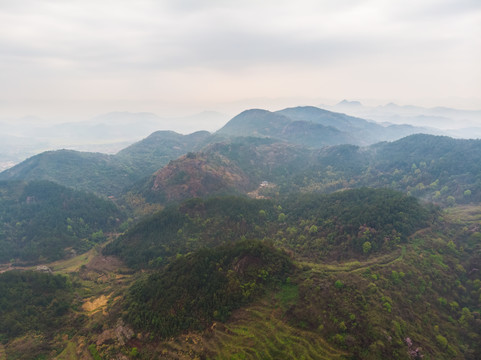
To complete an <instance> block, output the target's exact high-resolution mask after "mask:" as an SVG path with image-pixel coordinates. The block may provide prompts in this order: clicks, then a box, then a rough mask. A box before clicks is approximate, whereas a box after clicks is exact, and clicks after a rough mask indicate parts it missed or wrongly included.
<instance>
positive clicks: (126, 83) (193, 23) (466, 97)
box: [0, 0, 481, 120]
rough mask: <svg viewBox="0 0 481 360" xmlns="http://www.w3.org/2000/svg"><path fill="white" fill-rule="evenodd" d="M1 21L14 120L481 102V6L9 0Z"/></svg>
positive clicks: (5, 102) (316, 0)
mask: <svg viewBox="0 0 481 360" xmlns="http://www.w3.org/2000/svg"><path fill="white" fill-rule="evenodd" d="M0 24H1V25H0V118H5V117H21V116H25V115H37V116H41V117H57V118H58V117H61V118H63V119H66V120H68V119H70V118H72V119H74V118H79V117H90V116H94V115H96V114H99V113H103V112H108V111H147V112H154V113H156V114H158V115H160V116H163V115H186V114H191V113H194V112H197V111H202V110H216V111H221V112H235V111H237V110H238V109H240V108H242V107H264V108H269V107H275V106H279V107H281V106H282V105H284V104H285V105H296V104H298V105H305V104H309V105H320V104H321V103H322V102H324V103H329V102H331V103H335V102H337V101H340V100H342V99H345V98H346V99H350V100H361V101H364V102H365V103H367V104H371V105H375V104H382V103H386V102H389V101H394V102H397V103H399V104H417V105H423V106H436V105H442V106H452V107H464V108H472V109H473V108H478V109H481V65H480V64H481V1H479V0H403V1H387V0H336V1H334V0H312V1H310V0H297V1H283V0H263V1H254V0H252V1H251V0H242V1H239V0H236V1H230V0H210V1H202V0H166V1H162V0H157V1H155V0H152V1H151V0H135V1H133V0H128V1H125V0H0ZM234 115H235V114H234Z"/></svg>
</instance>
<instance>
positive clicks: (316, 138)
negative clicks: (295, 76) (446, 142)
mask: <svg viewBox="0 0 481 360" xmlns="http://www.w3.org/2000/svg"><path fill="white" fill-rule="evenodd" d="M421 132H422V133H432V132H436V131H434V130H432V129H427V128H419V127H414V126H410V125H387V126H383V125H381V124H378V123H375V122H372V121H367V120H365V119H361V118H357V117H352V116H348V115H345V114H341V113H336V112H332V111H327V110H323V109H320V108H317V107H314V106H299V107H295V108H287V109H284V110H280V111H276V112H271V111H267V110H261V109H252V110H246V111H244V112H242V113H240V114H239V115H237V116H236V117H234V118H233V119H232V120H230V121H229V122H228V123H227V124H226V125H225V126H224V127H223V128H221V129H220V130H218V131H217V133H218V134H223V135H229V136H257V137H269V138H272V139H277V140H284V141H287V142H290V143H293V144H298V145H302V146H308V147H313V148H320V147H323V146H326V145H340V144H354V145H364V146H365V145H370V144H374V143H376V142H379V141H392V140H397V139H400V138H402V137H404V136H408V135H411V134H416V133H421Z"/></svg>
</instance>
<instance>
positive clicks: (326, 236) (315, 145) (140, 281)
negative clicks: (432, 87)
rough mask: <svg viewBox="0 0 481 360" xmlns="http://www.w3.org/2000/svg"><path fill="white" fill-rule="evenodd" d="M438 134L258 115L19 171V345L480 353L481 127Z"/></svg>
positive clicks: (74, 353) (12, 224)
mask: <svg viewBox="0 0 481 360" xmlns="http://www.w3.org/2000/svg"><path fill="white" fill-rule="evenodd" d="M336 126H337V127H336ZM422 130H423V129H415V128H413V127H402V128H399V127H394V128H389V127H384V126H381V125H378V124H374V123H372V122H369V121H366V120H364V119H360V118H355V117H349V116H347V115H344V114H338V113H332V112H329V111H327V110H322V109H318V108H314V107H299V108H289V109H285V110H282V111H278V112H269V111H264V110H249V111H245V112H242V113H241V114H239V115H238V116H237V117H234V118H233V119H232V120H231V121H230V122H228V123H227V124H226V125H225V127H223V128H222V129H220V130H219V131H218V132H216V133H208V132H206V131H199V132H196V133H193V134H190V135H180V134H177V133H174V132H171V131H156V132H154V133H152V134H151V135H150V136H148V137H147V138H145V139H144V140H141V141H139V142H137V143H134V144H132V145H130V146H128V147H127V148H125V149H123V150H121V151H120V152H118V153H117V154H113V155H112V154H111V155H107V154H101V153H84V152H80V151H71V150H59V151H48V152H44V153H40V154H37V155H35V156H33V157H31V158H29V159H27V160H25V161H24V162H22V163H20V164H18V165H16V166H14V167H12V168H10V169H8V170H6V171H4V172H2V173H0V224H1V228H0V244H1V250H0V263H1V264H2V265H1V266H0V287H1V289H2V291H1V292H0V344H1V346H0V359H2V360H3V359H8V360H10V359H38V360H40V359H59V360H60V359H69V360H70V359H72V360H80V359H88V360H90V359H95V360H96V359H122V360H123V359H156V358H159V359H162V358H165V359H281V358H282V359H284V358H285V359H298V358H305V359H321V360H324V359H346V360H347V359H368V360H371V359H372V360H374V359H401V360H408V359H420V358H423V359H436V360H437V359H469V360H471V359H473V360H474V359H477V358H479V356H480V354H481V348H480V345H479V344H481V331H480V329H481V315H480V313H481V277H480V276H481V274H480V272H479V269H480V268H481V231H480V229H481V205H480V201H481V168H480V166H481V165H480V164H481V159H480V156H481V141H480V140H466V139H453V138H449V137H446V136H437V135H429V134H421V133H416V132H418V131H419V132H422ZM404 131H406V132H404ZM393 134H396V136H394V135H393ZM405 135H407V136H405Z"/></svg>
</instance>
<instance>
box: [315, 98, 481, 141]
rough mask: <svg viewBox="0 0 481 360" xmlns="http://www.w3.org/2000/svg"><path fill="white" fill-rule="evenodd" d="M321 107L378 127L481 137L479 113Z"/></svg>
mask: <svg viewBox="0 0 481 360" xmlns="http://www.w3.org/2000/svg"><path fill="white" fill-rule="evenodd" d="M323 107H325V108H326V109H329V110H332V111H339V112H343V113H346V114H349V115H351V116H359V117H361V118H364V119H370V120H374V121H376V122H378V123H385V122H387V123H391V124H410V125H413V126H421V127H428V128H432V129H433V130H434V129H441V130H442V131H444V134H445V135H450V136H454V137H464V138H480V137H481V131H480V130H479V126H478V125H477V124H479V121H480V119H481V110H460V109H452V108H446V107H434V108H423V107H420V106H412V105H404V106H401V105H397V104H395V103H389V104H386V105H382V106H376V107H369V106H364V105H363V104H361V103H360V102H359V101H348V100H343V101H341V102H339V103H338V104H336V105H334V106H323ZM473 128H474V129H473ZM468 129H471V131H469V130H468ZM439 135H441V134H439Z"/></svg>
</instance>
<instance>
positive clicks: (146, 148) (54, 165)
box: [0, 131, 210, 196]
mask: <svg viewBox="0 0 481 360" xmlns="http://www.w3.org/2000/svg"><path fill="white" fill-rule="evenodd" d="M209 136H210V134H209V133H208V132H206V131H204V132H197V133H194V134H191V135H181V134H177V133H175V132H173V131H158V132H155V133H153V134H151V135H150V136H149V137H147V138H145V139H143V140H141V141H139V142H137V143H135V144H133V145H131V146H129V147H127V148H125V149H123V150H122V151H120V152H119V153H118V154H116V155H107V154H102V153H89V152H80V151H74V150H57V151H47V152H44V153H41V154H38V155H36V156H33V157H31V158H28V159H27V160H25V161H23V162H22V163H20V164H18V165H16V166H14V167H12V168H10V169H7V170H5V171H3V172H2V173H0V180H24V181H31V180H41V179H43V180H49V181H54V182H57V183H59V184H61V185H64V186H68V187H72V188H75V189H79V190H86V191H93V192H95V193H97V194H102V195H109V196H110V195H118V194H119V193H120V192H121V190H122V189H124V188H125V187H127V186H129V185H131V184H133V183H135V182H136V181H138V180H140V179H142V178H144V177H146V176H149V175H151V174H152V173H153V172H154V171H155V170H157V169H159V168H161V167H163V166H164V165H166V164H167V163H168V162H169V161H170V160H171V159H175V158H177V157H179V156H181V155H182V154H185V153H186V152H189V151H191V150H194V149H197V147H198V146H201V145H202V144H203V143H204V141H206V140H207V138H208V137H209Z"/></svg>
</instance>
